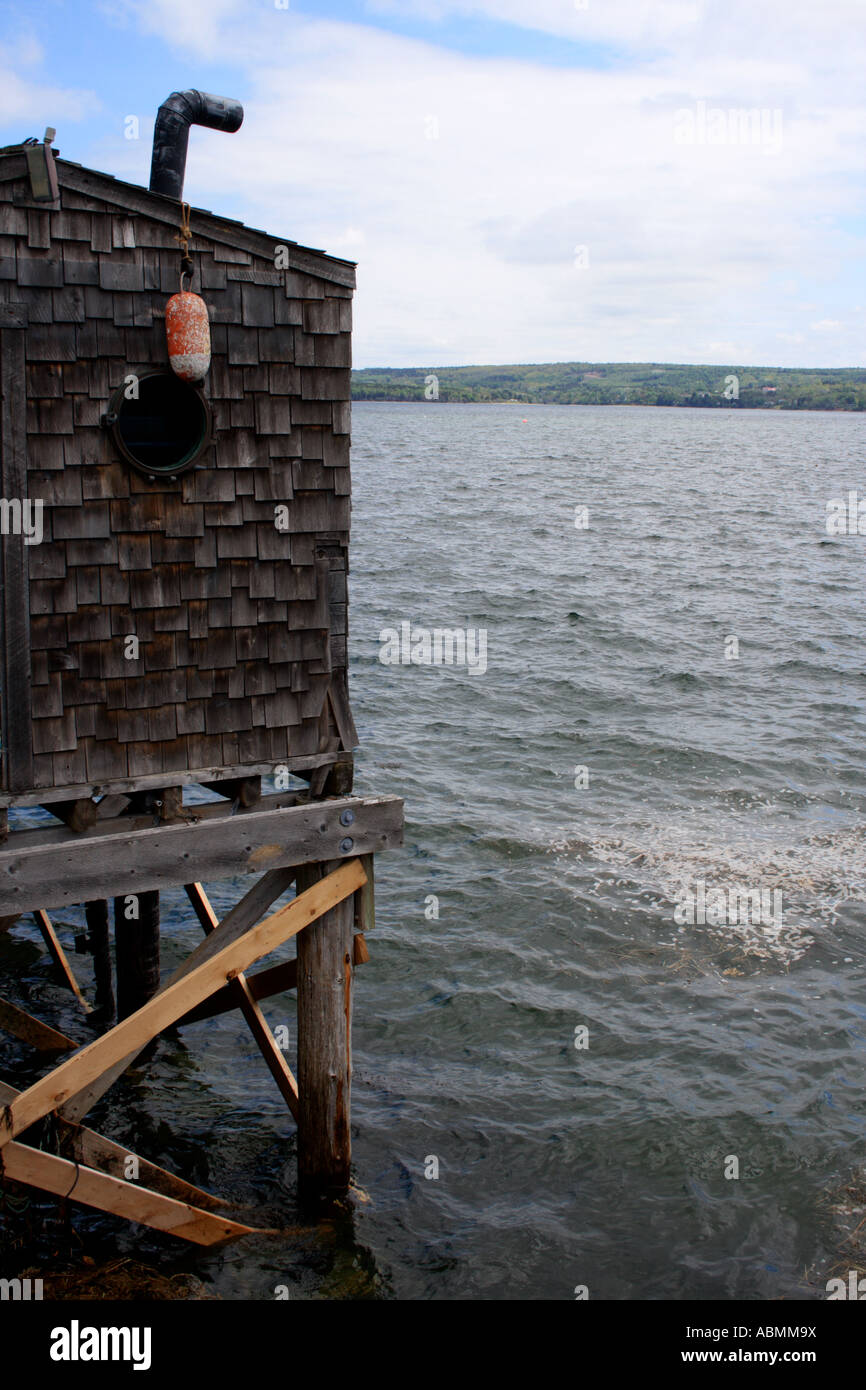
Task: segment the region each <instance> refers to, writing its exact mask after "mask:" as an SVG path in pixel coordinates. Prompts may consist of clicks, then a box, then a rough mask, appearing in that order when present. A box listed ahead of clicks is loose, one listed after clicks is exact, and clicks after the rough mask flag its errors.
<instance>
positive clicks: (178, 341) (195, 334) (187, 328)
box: [165, 290, 210, 381]
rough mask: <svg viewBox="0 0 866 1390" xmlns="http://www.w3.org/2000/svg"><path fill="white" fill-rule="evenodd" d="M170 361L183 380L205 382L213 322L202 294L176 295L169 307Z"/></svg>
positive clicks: (176, 373) (189, 291)
mask: <svg viewBox="0 0 866 1390" xmlns="http://www.w3.org/2000/svg"><path fill="white" fill-rule="evenodd" d="M165 336H166V339H167V341H168V360H169V363H170V364H171V369H172V371H173V372H174V374H175V376H179V377H180V379H181V381H201V379H202V377H204V376H206V375H207V370H208V367H209V366H210V320H209V319H208V316H207V305H206V304H205V302H204V300H203V299H202V297H201V295H198V294H193V293H192V291H191V290H181V292H180V293H179V294H173V295H172V297H171V299H170V300H169V301H168V303H167V304H166V306H165Z"/></svg>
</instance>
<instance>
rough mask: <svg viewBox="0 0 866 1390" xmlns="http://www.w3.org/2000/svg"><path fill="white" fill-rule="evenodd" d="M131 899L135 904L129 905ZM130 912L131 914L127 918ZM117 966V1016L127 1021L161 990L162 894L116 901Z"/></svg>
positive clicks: (138, 893) (115, 940)
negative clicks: (160, 917)
mask: <svg viewBox="0 0 866 1390" xmlns="http://www.w3.org/2000/svg"><path fill="white" fill-rule="evenodd" d="M130 896H131V897H132V898H133V899H135V902H134V903H132V902H129V901H128V898H129V897H130ZM127 909H130V911H131V914H132V915H127ZM114 964H115V973H116V976H117V1016H118V1018H119V1019H124V1018H128V1017H129V1015H130V1014H134V1013H135V1012H136V1010H137V1009H140V1008H141V1007H142V1006H143V1005H144V1004H146V1003H147V1002H148V1000H149V999H152V998H153V996H154V995H155V994H156V991H157V990H158V989H159V893H152V892H145V893H141V892H137V893H133V894H131V895H129V894H125V895H124V896H123V897H116V898H115V900H114Z"/></svg>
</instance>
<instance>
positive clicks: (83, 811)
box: [42, 796, 99, 834]
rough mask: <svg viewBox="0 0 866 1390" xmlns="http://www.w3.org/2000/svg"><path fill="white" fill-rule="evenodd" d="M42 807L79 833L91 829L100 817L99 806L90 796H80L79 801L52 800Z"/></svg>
mask: <svg viewBox="0 0 866 1390" xmlns="http://www.w3.org/2000/svg"><path fill="white" fill-rule="evenodd" d="M42 809H43V811H48V813H49V815H52V816H56V817H57V819H58V820H62V821H63V824H64V825H68V826H69V829H70V830H75V831H77V832H78V833H79V834H80V833H81V832H82V831H84V830H89V829H90V827H91V826H92V825H95V824H96V822H97V821H98V819H99V807H98V806H97V804H96V802H95V801H93V800H92V799H91V798H90V797H89V796H84V797H79V799H78V800H77V801H52V802H50V803H49V804H48V805H43V807H42Z"/></svg>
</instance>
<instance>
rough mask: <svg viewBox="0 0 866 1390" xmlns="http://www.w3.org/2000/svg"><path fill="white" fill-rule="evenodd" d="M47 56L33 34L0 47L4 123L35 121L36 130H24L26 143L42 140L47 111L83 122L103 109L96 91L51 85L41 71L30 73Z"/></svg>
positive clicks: (0, 101)
mask: <svg viewBox="0 0 866 1390" xmlns="http://www.w3.org/2000/svg"><path fill="white" fill-rule="evenodd" d="M43 57H44V51H43V48H42V45H41V44H40V43H39V41H38V40H37V39H35V38H34V37H32V36H29V35H28V36H24V37H22V38H21V39H20V40H18V41H17V42H14V43H9V44H3V45H2V46H0V122H24V121H31V122H34V123H35V124H34V125H33V128H32V129H28V130H23V129H22V131H21V136H20V138H21V139H22V140H23V139H26V138H27V137H28V136H30V135H36V136H38V137H39V138H40V139H41V137H42V134H43V131H44V128H45V112H46V111H50V112H51V114H52V117H59V118H63V119H66V120H70V121H79V120H81V119H82V117H84V116H86V115H88V114H89V113H90V112H92V111H96V110H98V109H99V105H100V103H99V100H98V98H97V96H96V94H95V93H94V92H91V91H86V90H82V89H76V88H63V87H55V86H51V85H50V84H48V83H45V82H43V81H41V80H40V77H39V75H38V72H37V71H32V72H31V71H28V70H31V69H38V68H39V66H40V64H41V63H42V61H43ZM40 122H41V123H42V124H41V125H40V124H39V123H40Z"/></svg>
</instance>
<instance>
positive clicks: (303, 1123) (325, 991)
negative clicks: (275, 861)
mask: <svg viewBox="0 0 866 1390" xmlns="http://www.w3.org/2000/svg"><path fill="white" fill-rule="evenodd" d="M330 867H331V866H329V865H327V864H306V865H302V866H301V867H299V869H298V892H299V893H300V892H303V891H304V889H305V888H309V887H310V886H311V885H312V884H313V883H315V882H317V881H318V879H320V878H322V877H324V875H326V874H327V873H328V872H329V869H330ZM353 919H354V912H353V903H352V899H351V898H347V899H345V900H344V901H343V902H340V903H338V904H337V905H336V906H335V907H333V908H332V909H331V910H330V911H329V912H326V913H324V914H323V915H322V916H321V917H320V918H319V919H318V920H317V921H315V922H312V923H311V924H310V926H309V927H307V929H306V931H303V932H301V934H300V936H299V937H298V972H297V981H298V1093H299V1096H300V1115H299V1118H298V1185H299V1189H300V1190H301V1192H302V1193H303V1195H304V1196H307V1197H312V1196H318V1195H339V1194H340V1193H342V1192H345V1191H346V1190H347V1188H348V1186H349V1176H350V1166H351V1158H352V1143H351V1136H350V1132H349V1111H350V1094H351V1081H352V974H353V968H354V967H353V942H352V935H353Z"/></svg>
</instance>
